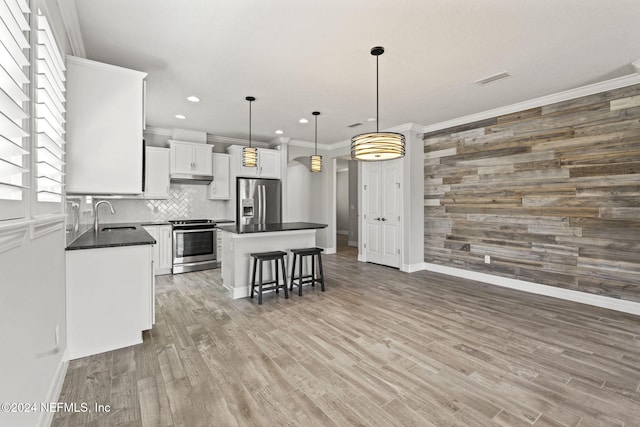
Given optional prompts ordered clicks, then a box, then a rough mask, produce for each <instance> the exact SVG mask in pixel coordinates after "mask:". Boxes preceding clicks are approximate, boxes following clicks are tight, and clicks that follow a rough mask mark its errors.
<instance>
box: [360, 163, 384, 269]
mask: <svg viewBox="0 0 640 427" xmlns="http://www.w3.org/2000/svg"><path fill="white" fill-rule="evenodd" d="M363 189H364V196H365V197H364V202H365V208H364V215H363V220H364V237H365V239H364V250H365V256H366V260H367V261H369V262H375V263H378V264H379V263H380V260H381V250H380V242H381V234H382V231H381V229H382V223H381V221H380V217H381V216H380V215H381V214H380V206H381V202H380V197H381V195H382V194H381V191H380V165H379V164H378V163H365V164H364V186H363Z"/></svg>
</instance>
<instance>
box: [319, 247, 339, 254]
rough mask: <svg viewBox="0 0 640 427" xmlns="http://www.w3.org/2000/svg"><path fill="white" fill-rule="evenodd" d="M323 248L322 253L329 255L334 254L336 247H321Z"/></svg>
mask: <svg viewBox="0 0 640 427" xmlns="http://www.w3.org/2000/svg"><path fill="white" fill-rule="evenodd" d="M322 249H324V253H325V254H327V255H331V254H335V253H336V248H322Z"/></svg>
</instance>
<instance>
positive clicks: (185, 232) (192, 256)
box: [169, 219, 220, 274]
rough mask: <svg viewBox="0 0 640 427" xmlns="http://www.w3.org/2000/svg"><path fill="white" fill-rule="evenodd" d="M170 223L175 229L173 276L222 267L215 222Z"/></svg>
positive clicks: (179, 221) (178, 221)
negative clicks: (217, 247)
mask: <svg viewBox="0 0 640 427" xmlns="http://www.w3.org/2000/svg"><path fill="white" fill-rule="evenodd" d="M169 222H170V223H171V225H172V227H173V268H172V269H171V272H172V273H173V274H177V273H187V272H189V271H198V270H208V269H210V268H217V267H220V262H219V261H218V256H217V255H218V254H217V253H216V252H217V251H216V232H217V230H216V223H215V222H214V221H213V220H210V219H185V220H175V221H169Z"/></svg>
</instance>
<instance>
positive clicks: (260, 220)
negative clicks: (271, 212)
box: [256, 184, 264, 224]
mask: <svg viewBox="0 0 640 427" xmlns="http://www.w3.org/2000/svg"><path fill="white" fill-rule="evenodd" d="M257 187H258V188H257V190H258V207H259V209H258V220H257V221H256V222H257V223H258V224H262V212H264V199H263V198H262V185H260V184H258V186H257Z"/></svg>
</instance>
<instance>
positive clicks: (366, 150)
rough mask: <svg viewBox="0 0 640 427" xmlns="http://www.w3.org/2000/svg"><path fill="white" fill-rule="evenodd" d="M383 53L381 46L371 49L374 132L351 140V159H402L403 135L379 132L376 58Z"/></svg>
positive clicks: (368, 160) (373, 160) (369, 160)
mask: <svg viewBox="0 0 640 427" xmlns="http://www.w3.org/2000/svg"><path fill="white" fill-rule="evenodd" d="M383 53H384V48H383V47H382V46H376V47H373V48H371V55H373V56H375V57H376V131H375V133H362V134H360V135H356V136H354V137H353V138H351V158H352V159H353V160H360V161H365V162H375V161H380V160H393V159H398V158H400V157H404V140H405V139H404V135H403V134H401V133H397V132H380V130H379V123H380V116H379V104H380V102H379V88H378V86H379V84H378V57H379V56H380V55H382V54H383Z"/></svg>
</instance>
